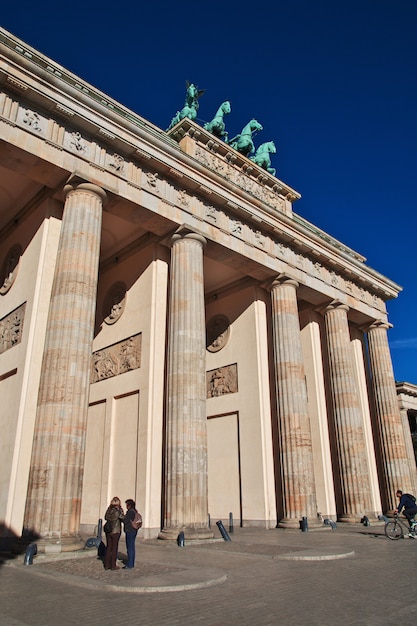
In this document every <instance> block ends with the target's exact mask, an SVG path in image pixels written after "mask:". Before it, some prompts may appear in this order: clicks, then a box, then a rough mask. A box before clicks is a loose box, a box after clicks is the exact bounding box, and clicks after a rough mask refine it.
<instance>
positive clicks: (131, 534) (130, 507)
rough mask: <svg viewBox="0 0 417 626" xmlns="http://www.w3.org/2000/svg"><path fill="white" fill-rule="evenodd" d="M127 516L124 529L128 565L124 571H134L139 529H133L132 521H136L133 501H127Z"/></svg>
mask: <svg viewBox="0 0 417 626" xmlns="http://www.w3.org/2000/svg"><path fill="white" fill-rule="evenodd" d="M126 508H127V511H126V516H125V519H124V528H125V533H126V550H127V563H126V565H125V566H124V568H123V569H133V568H134V567H135V553H136V550H135V541H136V535H137V534H138V531H137V529H135V528H133V526H132V521H133V520H134V519H135V514H136V504H135V501H134V500H132V499H130V498H129V499H128V500H126Z"/></svg>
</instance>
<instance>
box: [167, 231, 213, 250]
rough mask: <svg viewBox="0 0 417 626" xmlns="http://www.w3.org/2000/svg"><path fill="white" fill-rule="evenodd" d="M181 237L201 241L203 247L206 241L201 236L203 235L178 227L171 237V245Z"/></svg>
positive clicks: (181, 238)
mask: <svg viewBox="0 0 417 626" xmlns="http://www.w3.org/2000/svg"><path fill="white" fill-rule="evenodd" d="M183 239H194V240H195V241H198V242H199V243H201V245H202V246H203V247H204V246H205V245H206V243H207V239H206V238H205V237H203V235H200V233H196V232H194V231H192V230H190V229H188V228H179V229H178V230H177V231H176V232H175V233H174V234H173V235H172V237H171V245H173V244H175V243H177V241H181V240H183Z"/></svg>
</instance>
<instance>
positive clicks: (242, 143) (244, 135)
mask: <svg viewBox="0 0 417 626" xmlns="http://www.w3.org/2000/svg"><path fill="white" fill-rule="evenodd" d="M258 130H263V126H262V124H260V123H259V122H257V121H256V120H255V119H252V120H251V121H250V122H248V123H247V124H246V126H244V128H243V129H242V132H241V133H240V135H236V137H233V139H231V140H230V141H229V142H228V143H229V146H231V147H232V148H234V149H235V150H237V151H238V152H240V154H243V155H244V156H246V157H247V156H249V155H250V154H251V152H254V151H255V146H254V145H253V141H252V135H253V133H255V132H256V131H258Z"/></svg>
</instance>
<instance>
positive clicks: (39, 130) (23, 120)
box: [16, 107, 48, 136]
mask: <svg viewBox="0 0 417 626" xmlns="http://www.w3.org/2000/svg"><path fill="white" fill-rule="evenodd" d="M16 122H17V123H18V124H21V125H22V126H24V127H25V128H27V129H29V130H30V131H31V132H33V133H35V134H36V135H42V136H43V135H46V130H47V127H48V120H47V119H46V117H43V116H42V115H39V113H37V112H36V111H32V110H31V109H26V108H24V107H20V108H19V110H18V113H17V119H16Z"/></svg>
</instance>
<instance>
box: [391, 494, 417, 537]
mask: <svg viewBox="0 0 417 626" xmlns="http://www.w3.org/2000/svg"><path fill="white" fill-rule="evenodd" d="M396 495H397V498H400V501H399V503H398V507H397V508H396V509H395V511H394V513H398V514H400V513H401V511H402V510H403V509H404V516H405V517H406V518H407V520H408V525H409V527H410V534H409V535H408V536H409V537H410V538H412V539H417V536H416V532H415V531H416V530H417V528H416V524H415V523H414V524H413V518H414V515H415V514H416V513H417V504H416V499H415V497H414V496H412V495H411V493H403V492H402V491H401V489H397V494H396Z"/></svg>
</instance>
